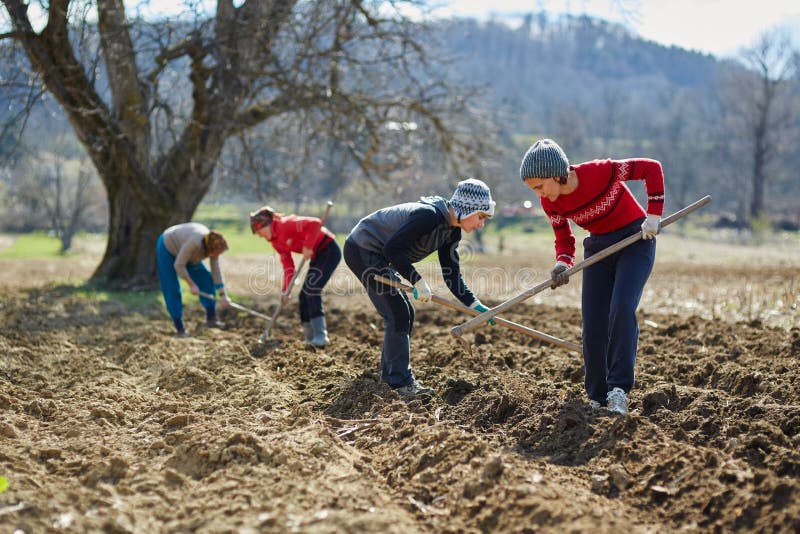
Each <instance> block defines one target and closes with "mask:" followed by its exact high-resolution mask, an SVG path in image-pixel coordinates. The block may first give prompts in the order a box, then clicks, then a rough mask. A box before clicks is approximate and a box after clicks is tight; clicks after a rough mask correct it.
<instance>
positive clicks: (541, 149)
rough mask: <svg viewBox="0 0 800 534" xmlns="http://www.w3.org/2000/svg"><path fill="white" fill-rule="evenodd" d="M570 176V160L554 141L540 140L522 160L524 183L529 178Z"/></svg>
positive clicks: (521, 176) (521, 171) (521, 169)
mask: <svg viewBox="0 0 800 534" xmlns="http://www.w3.org/2000/svg"><path fill="white" fill-rule="evenodd" d="M567 174H569V160H568V159H567V155H566V154H564V151H563V150H561V147H560V146H558V144H557V143H556V142H555V141H553V140H552V139H539V140H538V141H536V142H535V143H534V144H533V145H532V146H531V147H530V148H529V149H528V151H527V152H525V157H524V158H522V165H520V167H519V177H520V178H522V181H523V182H524V181H525V180H527V179H528V178H554V177H558V176H566V175H567Z"/></svg>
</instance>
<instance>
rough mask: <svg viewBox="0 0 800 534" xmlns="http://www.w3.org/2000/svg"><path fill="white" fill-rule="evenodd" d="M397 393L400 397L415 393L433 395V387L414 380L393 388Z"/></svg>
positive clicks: (414, 395)
mask: <svg viewBox="0 0 800 534" xmlns="http://www.w3.org/2000/svg"><path fill="white" fill-rule="evenodd" d="M394 390H395V391H396V392H397V394H398V395H400V396H401V397H416V396H417V395H433V389H431V388H427V387H425V386H423V385H422V384H420V383H419V382H417V381H416V380H414V381H413V382H412V383H410V384H409V385H407V386H400V387H399V388H394Z"/></svg>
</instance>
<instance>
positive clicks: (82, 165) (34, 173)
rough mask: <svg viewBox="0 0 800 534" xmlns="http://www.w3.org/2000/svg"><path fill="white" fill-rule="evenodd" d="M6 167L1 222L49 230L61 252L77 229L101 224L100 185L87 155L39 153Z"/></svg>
mask: <svg viewBox="0 0 800 534" xmlns="http://www.w3.org/2000/svg"><path fill="white" fill-rule="evenodd" d="M7 172H8V174H9V175H10V176H9V177H8V179H7V183H8V191H7V192H6V196H7V201H6V205H5V206H4V207H3V213H2V218H4V219H6V221H5V224H4V225H5V226H6V227H9V228H12V229H16V230H17V231H31V230H46V231H49V232H53V234H55V236H56V237H57V238H58V239H59V241H61V253H62V254H63V253H65V252H67V251H69V249H70V248H71V247H72V239H73V237H75V235H76V234H77V233H78V232H79V231H81V230H95V231H96V230H98V229H99V227H102V226H103V220H104V219H105V217H104V215H105V209H104V207H105V206H104V205H103V204H104V203H103V202H102V196H101V195H102V192H101V191H98V190H99V189H101V185H100V183H99V180H98V179H97V176H96V175H95V173H94V171H93V169H92V165H91V162H89V161H88V159H87V158H85V157H84V158H73V159H69V158H67V157H65V156H63V155H60V154H56V153H39V154H37V155H36V157H35V158H34V157H32V156H28V157H26V158H24V159H22V160H21V161H20V162H19V163H18V164H17V165H16V166H14V167H13V168H11V169H9V170H8V171H7ZM101 218H102V219H103V220H99V219H101Z"/></svg>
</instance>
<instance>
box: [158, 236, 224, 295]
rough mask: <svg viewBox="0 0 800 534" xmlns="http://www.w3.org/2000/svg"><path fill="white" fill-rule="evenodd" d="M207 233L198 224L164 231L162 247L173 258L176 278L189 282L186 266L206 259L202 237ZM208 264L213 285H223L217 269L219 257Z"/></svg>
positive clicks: (220, 274) (219, 271)
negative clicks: (165, 248)
mask: <svg viewBox="0 0 800 534" xmlns="http://www.w3.org/2000/svg"><path fill="white" fill-rule="evenodd" d="M208 232H209V230H208V228H206V227H205V226H203V225H202V224H200V223H184V224H176V225H175V226H170V227H169V228H167V229H166V230H164V246H166V247H167V250H168V251H169V253H170V254H172V255H173V256H175V271H176V272H177V273H178V276H180V277H182V278H185V279H186V280H189V271H188V270H186V264H187V263H188V264H191V265H196V264H198V263H200V262H201V261H203V260H204V259H206V258H208V254H206V251H205V247H204V246H203V237H205V236H206V235H207V234H208ZM209 263H210V264H211V278H212V279H213V280H214V284H215V285H217V286H219V285H221V284H224V283H225V282H224V281H223V279H222V271H221V270H220V268H219V257H216V258H211V259H209Z"/></svg>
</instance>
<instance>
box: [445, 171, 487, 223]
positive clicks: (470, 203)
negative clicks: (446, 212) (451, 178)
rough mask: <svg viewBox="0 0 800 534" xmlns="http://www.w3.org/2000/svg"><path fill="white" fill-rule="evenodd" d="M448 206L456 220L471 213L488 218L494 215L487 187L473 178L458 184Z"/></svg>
mask: <svg viewBox="0 0 800 534" xmlns="http://www.w3.org/2000/svg"><path fill="white" fill-rule="evenodd" d="M450 205H451V206H452V207H453V211H455V212H456V215H457V216H458V220H459V221H460V220H461V219H463V218H465V217H469V216H470V215H472V214H473V213H477V212H479V211H480V212H483V213H485V214H486V215H488V216H489V217H492V216H493V215H494V206H495V202H494V200H492V193H491V191H489V186H488V185H486V184H485V183H483V182H482V181H480V180H476V179H475V178H468V179H466V180H464V181H462V182H458V185H457V186H456V190H455V191H454V192H453V197H452V198H451V199H450Z"/></svg>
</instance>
